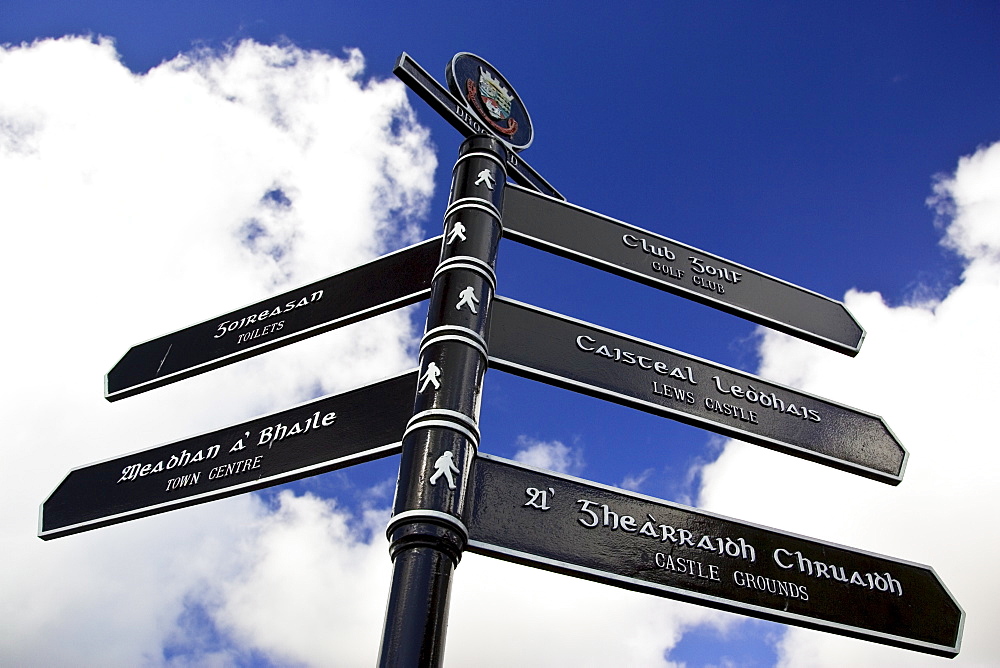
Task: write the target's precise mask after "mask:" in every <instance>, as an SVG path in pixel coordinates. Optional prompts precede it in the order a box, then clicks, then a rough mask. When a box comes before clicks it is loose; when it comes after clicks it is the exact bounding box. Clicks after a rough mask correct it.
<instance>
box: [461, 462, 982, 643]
mask: <svg viewBox="0 0 1000 668" xmlns="http://www.w3.org/2000/svg"><path fill="white" fill-rule="evenodd" d="M473 476H474V477H473V483H472V485H471V493H470V500H469V503H468V504H467V505H466V516H465V522H466V524H467V526H468V528H469V547H468V550H469V551H470V552H477V553H479V554H485V555H489V556H492V557H497V558H500V559H504V560H506V561H513V562H516V563H520V564H525V565H529V566H535V567H538V568H543V569H546V570H550V571H555V572H557V573H565V574H567V575H573V576H576V577H580V578H584V579H587V580H593V581H596V582H603V583H605V584H610V585H614V586H617V587H623V588H625V589H632V590H635V591H641V592H645V593H648V594H653V595H654V596H663V597H666V598H674V599H678V600H682V601H689V602H692V603H697V604H699V605H706V606H709V607H712V608H718V609H720V610H728V611H730V612H736V613H740V614H744V615H750V616H753V617H760V618H762V619H769V620H772V621H777V622H782V623H785V624H794V625H796V626H805V627H807V628H812V629H818V630H821V631H832V632H834V633H837V634H840V635H846V636H851V637H854V638H862V639H865V640H871V641H874V642H877V643H882V644H886V645H894V646H896V647H904V648H906V649H912V650H917V651H920V652H926V653H929V654H937V655H939V656H946V657H953V656H955V655H956V654H958V650H959V645H960V643H961V635H962V626H963V623H964V618H965V614H964V612H963V611H962V608H961V607H960V606H959V605H958V603H957V602H956V601H955V599H954V598H953V597H952V595H951V593H950V592H949V591H948V589H947V588H946V587H945V585H944V584H943V583H942V582H941V580H940V579H939V578H938V577H937V574H936V573H935V572H934V570H933V569H932V568H929V567H927V566H922V565H920V564H913V563H910V562H906V561H901V560H898V559H893V558H891V557H885V556H882V555H878V554H872V553H869V552H863V551H860V550H855V549H852V548H848V547H843V546H840V545H834V544H831V543H827V542H824V541H820V540H816V539H813V538H806V537H803V536H797V535H795V534H790V533H785V532H781V531H776V530H774V529H769V528H767V527H762V526H757V525H754V524H748V523H746V522H741V521H739V520H734V519H730V518H728V517H722V516H720V515H714V514H712V513H707V512H704V511H700V510H695V509H693V508H688V507H686V506H681V505H678V504H674V503H669V502H667V501H660V500H657V499H653V498H650V497H647V496H643V495H641V494H633V493H629V492H624V491H622V490H619V489H615V488H613V487H607V486H605V485H599V484H596V483H593V482H588V481H585V480H580V479H578V478H573V477H570V476H566V475H561V474H556V473H552V472H551V471H542V470H540V469H536V468H534V467H530V466H526V465H524V464H518V463H516V462H511V461H507V460H503V459H499V458H495V457H490V456H488V455H480V456H479V457H478V458H477V459H476V463H475V467H474V472H473Z"/></svg>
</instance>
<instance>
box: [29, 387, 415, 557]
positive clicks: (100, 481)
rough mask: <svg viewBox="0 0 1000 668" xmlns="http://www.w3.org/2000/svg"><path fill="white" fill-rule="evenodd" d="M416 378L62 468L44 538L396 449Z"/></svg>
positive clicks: (43, 522) (42, 525)
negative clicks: (66, 471)
mask: <svg viewBox="0 0 1000 668" xmlns="http://www.w3.org/2000/svg"><path fill="white" fill-rule="evenodd" d="M416 382H417V372H416V371H411V372H409V373H405V374H402V375H399V376H396V377H394V378H389V379H386V380H383V381H380V382H377V383H374V384H372V385H368V386H366V387H362V388H359V389H356V390H350V391H348V392H344V393H341V394H337V395H331V396H328V397H323V398H321V399H316V400H314V401H310V402H307V403H304V404H300V405H298V406H295V407H293V408H289V409H287V410H284V411H281V412H278V413H273V414H271V415H266V416H262V417H258V418H254V419H253V420H250V421H248V422H244V423H241V424H237V425H233V426H231V427H225V428H223V429H218V430H216V431H212V432H209V433H206V434H201V435H199V436H193V437H191V438H186V439H182V440H179V441H175V442H173V443H168V444H166V445H161V446H157V447H155V448H150V449H148V450H144V451H141V452H136V453H133V454H130V455H125V456H122V457H117V458H115V459H110V460H107V461H103V462H98V463H96V464H91V465H89V466H82V467H80V468H76V469H73V470H72V471H70V472H69V474H68V475H67V476H66V478H65V479H64V480H63V481H62V482H61V483H60V484H59V486H58V487H57V488H56V489H55V491H53V492H52V494H51V495H49V498H48V499H46V500H45V502H44V503H43V504H42V507H41V509H40V512H39V530H38V535H39V537H40V538H43V539H45V540H48V539H50V538H59V537H61V536H68V535H70V534H74V533H79V532H81V531H88V530H90V529H97V528H99V527H103V526H108V525H110V524H117V523H119V522H125V521H128V520H133V519H137V518H139V517H146V516H148V515H154V514H157V513H162V512H166V511H168V510H174V509H177V508H184V507H187V506H191V505H194V504H198V503H205V502H207V501H212V500H215V499H221V498H224V497H228V496H233V495H235V494H242V493H244V492H250V491H254V490H258V489H263V488H265V487H270V486H272V485H278V484H281V483H286V482H290V481H292V480H298V479H299V478H304V477H307V476H312V475H318V474H320V473H325V472H327V471H333V470H335V469H340V468H344V467H346V466H350V465H352V464H359V463H361V462H365V461H370V460H373V459H378V458H380V457H386V456H388V455H392V454H396V453H398V452H399V448H400V439H401V438H402V436H403V430H404V429H405V428H406V422H407V420H408V419H409V418H410V415H411V413H412V408H413V388H414V387H415V386H416Z"/></svg>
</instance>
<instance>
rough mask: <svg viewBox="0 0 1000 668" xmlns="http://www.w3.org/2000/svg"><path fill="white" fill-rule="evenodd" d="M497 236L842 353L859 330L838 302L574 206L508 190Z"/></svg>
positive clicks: (852, 346)
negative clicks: (502, 228) (502, 226)
mask: <svg viewBox="0 0 1000 668" xmlns="http://www.w3.org/2000/svg"><path fill="white" fill-rule="evenodd" d="M503 215H504V236H505V237H508V238H510V239H513V240H515V241H518V242H520V243H524V244H526V245H528V246H532V247H535V248H539V249H541V250H546V251H549V252H551V253H554V254H556V255H560V256H562V257H566V258H569V259H572V260H576V261H578V262H582V263H583V264H587V265H590V266H592V267H596V268H598V269H603V270H604V271H607V272H610V273H612V274H616V275H618V276H622V277H625V278H628V279H631V280H633V281H637V282H639V283H643V284H644V285H649V286H651V287H654V288H657V289H660V290H665V291H667V292H671V293H674V294H677V295H680V296H682V297H686V298H687V299H691V300H694V301H697V302H699V303H702V304H705V305H707V306H711V307H713V308H716V309H719V310H721V311H725V312H727V313H731V314H733V315H737V316H739V317H741V318H745V319H747V320H750V321H752V322H755V323H757V324H760V325H765V326H767V327H771V328H773V329H776V330H778V331H779V332H784V333H786V334H790V335H792V336H796V337H798V338H800V339H804V340H806V341H810V342H812V343H815V344H818V345H821V346H823V347H825V348H829V349H830V350H835V351H837V352H840V353H844V354H846V355H850V356H852V357H853V356H854V355H857V354H858V351H859V350H860V348H861V343H862V341H863V340H864V335H865V332H864V329H863V328H862V327H861V325H860V324H858V321H857V320H855V318H854V316H853V315H851V313H850V312H849V311H848V310H847V308H846V307H845V306H844V305H843V304H842V303H841V302H838V301H836V300H834V299H830V298H829V297H824V296H823V295H820V294H818V293H815V292H812V291H811V290H807V289H805V288H801V287H799V286H797V285H793V284H791V283H788V282H786V281H783V280H781V279H778V278H774V277H772V276H769V275H767V274H765V273H763V272H759V271H756V270H755V269H750V268H749V267H745V266H743V265H741V264H738V263H736V262H732V261H730V260H726V259H724V258H721V257H718V256H717V255H713V254H711V253H706V252H705V251H702V250H698V249H697V248H694V247H693V246H688V245H687V244H683V243H681V242H679V241H674V240H673V239H668V238H666V237H663V236H660V235H658V234H654V233H653V232H648V231H646V230H643V229H640V228H638V227H635V226H634V225H630V224H628V223H623V222H621V221H620V220H615V219H614V218H610V217H608V216H604V215H601V214H599V213H594V212H593V211H588V210H587V209H584V208H582V207H579V206H576V205H574V204H569V203H566V202H562V201H559V200H556V199H552V198H550V197H545V196H543V195H539V194H538V193H534V192H531V191H529V190H526V189H524V188H518V187H516V186H514V187H511V189H510V192H509V193H508V194H507V197H506V198H505V199H504V211H503Z"/></svg>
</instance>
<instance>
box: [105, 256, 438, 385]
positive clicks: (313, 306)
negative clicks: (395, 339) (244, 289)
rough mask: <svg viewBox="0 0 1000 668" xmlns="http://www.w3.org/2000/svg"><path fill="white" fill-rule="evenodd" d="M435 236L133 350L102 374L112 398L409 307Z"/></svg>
mask: <svg viewBox="0 0 1000 668" xmlns="http://www.w3.org/2000/svg"><path fill="white" fill-rule="evenodd" d="M440 247H441V238H440V237H436V238H434V239H428V240H427V241H424V242H421V243H419V244H415V245H413V246H409V247H407V248H404V249H402V250H399V251H396V252H395V253H390V254H388V255H384V256H382V257H380V258H377V259H375V260H372V261H371V262H368V263H366V264H363V265H361V266H359V267H355V268H353V269H348V270H347V271H345V272H342V273H340V274H336V275H334V276H330V277H329V278H324V279H322V280H320V281H316V282H315V283H310V284H309V285H304V286H302V287H300V288H296V289H295V290H289V291H288V292H285V293H282V294H280V295H275V296H274V297H269V298H268V299H265V300H263V301H260V302H258V303H256V304H252V305H250V306H245V307H243V308H241V309H237V310H235V311H232V312H230V313H227V314H224V315H220V316H219V317H217V318H213V319H211V320H206V321H204V322H201V323H199V324H197V325H192V326H191V327H187V328H185V329H182V330H179V331H177V332H174V333H172V334H167V335H165V336H161V337H159V338H156V339H153V340H151V341H147V342H145V343H140V344H139V345H137V346H133V347H132V348H131V349H130V350H129V351H128V352H127V353H125V355H124V356H123V357H122V359H121V360H119V362H118V363H117V364H115V366H114V367H113V368H112V369H111V371H109V372H108V374H107V376H106V377H105V391H104V396H105V398H106V399H107V400H108V401H117V400H118V399H123V398H125V397H130V396H133V395H136V394H139V393H141V392H145V391H147V390H151V389H153V388H157V387H162V386H163V385H167V384H169V383H174V382H177V381H179V380H183V379H185V378H190V377H191V376H196V375H198V374H201V373H205V372H206V371H211V370H212V369H217V368H219V367H222V366H225V365H227V364H232V363H233V362H237V361H240V360H243V359H247V358H249V357H253V356H255V355H260V354H261V353H265V352H267V351H269V350H274V349H275V348H280V347H281V346H286V345H288V344H290V343H294V342H296V341H300V340H302V339H305V338H309V337H311V336H315V335H317V334H322V333H323V332H328V331H330V330H332V329H337V328H338V327H344V326H346V325H350V324H352V323H355V322H359V321H361V320H365V319H366V318H371V317H373V316H376V315H379V314H381V313H387V312H389V311H392V310H394V309H397V308H401V307H403V306H408V305H410V304H415V303H417V302H419V301H421V300H423V299H426V298H427V297H428V296H429V295H430V281H431V276H432V275H433V274H434V267H435V266H436V265H437V261H438V252H439V251H440Z"/></svg>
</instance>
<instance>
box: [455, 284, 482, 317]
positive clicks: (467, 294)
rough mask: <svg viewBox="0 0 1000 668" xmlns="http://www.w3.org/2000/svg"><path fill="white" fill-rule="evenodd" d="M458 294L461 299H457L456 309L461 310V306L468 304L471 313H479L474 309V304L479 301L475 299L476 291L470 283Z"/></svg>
mask: <svg viewBox="0 0 1000 668" xmlns="http://www.w3.org/2000/svg"><path fill="white" fill-rule="evenodd" d="M458 296H459V297H461V299H459V300H458V303H457V304H455V310H456V311H461V310H462V307H463V306H468V307H469V310H470V311H472V312H473V313H476V314H478V313H479V311H477V310H476V304H478V303H479V300H478V299H476V291H475V290H474V289H473V288H472V286H471V285H470V286H468V287H466V288H465V289H464V290H462V291H461V292H459V293H458Z"/></svg>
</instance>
